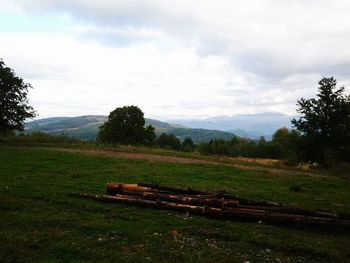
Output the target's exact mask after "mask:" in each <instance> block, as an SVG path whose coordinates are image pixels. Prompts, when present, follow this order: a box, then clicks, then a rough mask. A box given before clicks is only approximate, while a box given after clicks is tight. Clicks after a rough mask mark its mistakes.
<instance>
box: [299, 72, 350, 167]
mask: <svg viewBox="0 0 350 263" xmlns="http://www.w3.org/2000/svg"><path fill="white" fill-rule="evenodd" d="M336 85H337V82H336V80H335V79H334V78H333V77H332V78H323V79H321V80H320V82H319V88H318V90H319V93H318V94H317V98H312V99H308V100H306V99H304V98H301V99H300V100H299V101H298V103H297V106H298V112H299V113H300V114H301V118H300V119H299V120H296V119H293V120H292V124H293V125H294V127H296V129H297V130H298V131H300V133H301V139H302V140H301V144H300V151H299V155H300V158H301V159H302V160H304V161H315V162H318V163H320V164H325V165H327V166H328V165H329V166H332V165H334V164H335V163H337V162H339V161H350V96H349V95H345V94H344V87H340V88H337V87H336Z"/></svg>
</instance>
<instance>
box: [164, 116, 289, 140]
mask: <svg viewBox="0 0 350 263" xmlns="http://www.w3.org/2000/svg"><path fill="white" fill-rule="evenodd" d="M294 117H296V116H289V115H286V114H282V113H278V112H264V113H258V114H240V115H234V116H231V117H228V116H218V117H212V118H206V119H177V120H171V122H173V123H178V124H179V125H184V126H186V127H189V128H202V129H216V130H221V131H226V132H231V133H234V134H236V135H238V136H241V137H246V138H251V139H258V138H259V137H260V136H264V137H265V139H267V140H270V139H271V138H272V135H273V133H274V132H275V131H276V130H277V129H279V128H282V127H286V128H288V129H290V128H291V120H292V119H293V118H294Z"/></svg>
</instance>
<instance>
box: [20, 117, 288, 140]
mask: <svg viewBox="0 0 350 263" xmlns="http://www.w3.org/2000/svg"><path fill="white" fill-rule="evenodd" d="M291 119H292V117H290V116H288V115H284V114H281V113H274V112H270V113H269V112H267V113H260V114H250V115H234V116H232V117H226V116H223V117H213V118H207V119H192V120H189V119H186V120H185V119H177V120H170V121H168V122H163V121H159V120H154V119H147V118H146V119H145V120H146V124H147V125H152V126H153V127H155V132H156V134H157V135H159V134H161V133H163V132H164V133H168V134H169V133H172V134H174V135H176V136H177V137H178V138H179V139H180V140H183V139H184V138H186V137H191V138H192V139H193V141H194V142H195V143H201V142H208V141H210V140H212V139H220V138H221V139H225V140H230V139H232V137H234V136H239V137H244V138H249V139H258V138H259V137H260V136H264V137H265V138H266V139H267V140H269V139H271V137H272V134H273V133H274V132H275V131H276V130H277V129H278V128H281V127H287V128H290V126H291V125H290V120H291ZM106 120H107V116H103V115H86V116H78V117H52V118H45V119H39V120H34V121H30V122H28V123H26V124H25V130H26V132H28V133H31V132H34V131H42V132H46V133H49V134H52V135H66V136H69V137H73V138H77V139H81V140H87V141H94V140H96V136H97V134H98V131H99V127H100V126H101V125H102V124H103V123H104V122H105V121H106Z"/></svg>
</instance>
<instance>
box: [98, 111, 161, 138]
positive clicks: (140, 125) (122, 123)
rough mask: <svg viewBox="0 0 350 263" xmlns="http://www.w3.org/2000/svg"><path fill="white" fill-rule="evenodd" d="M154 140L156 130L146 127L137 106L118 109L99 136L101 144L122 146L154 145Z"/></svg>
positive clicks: (110, 115)
mask: <svg viewBox="0 0 350 263" xmlns="http://www.w3.org/2000/svg"><path fill="white" fill-rule="evenodd" d="M154 138H155V134H154V128H153V127H152V126H151V125H149V126H146V127H145V118H144V115H143V112H142V111H141V109H140V108H139V107H137V106H125V107H122V108H116V109H115V110H114V111H112V112H111V113H110V114H109V116H108V120H107V121H106V122H105V123H104V124H103V125H102V126H101V127H100V132H99V134H98V136H97V140H98V141H100V142H105V143H120V144H152V143H153V141H154Z"/></svg>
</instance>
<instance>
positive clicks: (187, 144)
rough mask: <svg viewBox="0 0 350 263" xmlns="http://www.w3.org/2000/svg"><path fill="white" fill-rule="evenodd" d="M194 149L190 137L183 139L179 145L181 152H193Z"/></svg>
mask: <svg viewBox="0 0 350 263" xmlns="http://www.w3.org/2000/svg"><path fill="white" fill-rule="evenodd" d="M195 149H196V146H195V144H194V142H193V140H192V139H191V138H190V137H187V138H185V140H184V141H183V142H182V144H181V150H182V151H184V152H193V151H194V150H195Z"/></svg>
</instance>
